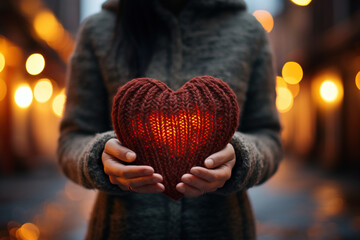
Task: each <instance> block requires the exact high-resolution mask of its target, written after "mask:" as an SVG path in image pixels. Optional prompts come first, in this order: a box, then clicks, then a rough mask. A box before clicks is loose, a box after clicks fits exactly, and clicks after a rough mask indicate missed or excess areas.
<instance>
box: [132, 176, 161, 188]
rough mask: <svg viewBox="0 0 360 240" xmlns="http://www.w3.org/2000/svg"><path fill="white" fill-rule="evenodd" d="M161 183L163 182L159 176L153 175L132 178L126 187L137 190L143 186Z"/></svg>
mask: <svg viewBox="0 0 360 240" xmlns="http://www.w3.org/2000/svg"><path fill="white" fill-rule="evenodd" d="M162 181H163V178H162V176H161V175H160V174H157V173H155V174H153V175H151V176H146V177H138V178H132V179H130V180H128V185H129V186H130V187H132V188H138V187H142V186H145V185H150V184H155V183H160V182H162Z"/></svg>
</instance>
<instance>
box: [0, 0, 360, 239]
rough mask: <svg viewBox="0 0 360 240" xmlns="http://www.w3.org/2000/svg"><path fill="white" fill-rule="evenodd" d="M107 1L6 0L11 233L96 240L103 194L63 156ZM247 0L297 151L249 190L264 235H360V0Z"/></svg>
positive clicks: (286, 141)
mask: <svg viewBox="0 0 360 240" xmlns="http://www.w3.org/2000/svg"><path fill="white" fill-rule="evenodd" d="M193 1H197V0H193ZM222 1H225V0H222ZM222 1H219V2H222ZM236 1H239V2H242V0H231V2H236ZM104 2H105V0H66V1H60V0H1V1H0V240H37V239H40V240H48V239H49V240H67V239H69V240H80V239H83V238H84V235H85V232H86V229H87V221H88V219H89V216H90V212H91V209H92V206H93V203H94V198H95V195H96V191H95V190H86V189H84V188H82V187H80V186H78V185H76V184H74V183H72V182H71V181H69V179H68V178H66V177H65V176H64V175H62V174H61V172H60V171H59V167H58V165H57V164H56V162H55V160H54V159H56V150H57V144H58V138H59V124H60V121H61V119H62V117H63V110H64V104H65V102H66V99H67V93H66V91H65V85H66V84H65V83H66V79H67V78H66V71H67V66H68V64H69V59H70V56H71V55H72V53H73V50H74V47H75V44H76V42H77V40H76V39H77V37H76V36H77V32H78V30H79V27H80V25H81V24H82V22H83V21H84V19H86V18H87V17H89V16H90V15H92V14H95V13H97V12H99V11H100V10H101V6H102V4H103V3H104ZM204 2H206V1H204ZM244 2H246V5H247V11H248V12H249V13H251V14H252V15H253V17H254V18H256V19H257V20H258V21H259V23H260V24H261V25H262V26H263V28H264V29H265V30H266V32H267V34H268V39H269V42H270V45H271V50H272V52H273V60H274V65H275V66H274V70H275V74H276V85H275V88H276V107H277V109H278V112H279V115H280V120H281V125H282V133H281V138H282V142H283V147H284V152H285V156H287V157H286V158H285V159H284V160H283V162H282V163H281V165H280V168H279V170H278V171H277V173H276V174H275V176H274V177H272V178H271V179H270V180H269V181H267V182H266V183H265V184H263V185H261V186H256V187H254V188H252V189H250V190H249V195H250V198H251V199H250V200H251V202H252V204H253V208H254V212H255V215H256V224H257V232H258V239H260V240H283V239H284V240H285V239H290V240H304V239H305V240H306V239H315V240H323V239H324V240H359V239H360V174H359V172H360V148H359V146H360V124H359V123H360V107H359V104H358V103H359V102H360V1H359V0H333V1H327V0H244ZM104 11H105V10H104ZM196 34H197V33H196ZM184 41H185V42H186V41H187V39H185V40H184ZM170 49H172V48H169V51H170ZM169 56H170V55H169ZM239 69H240V70H241V69H242V66H239ZM274 81H275V79H274Z"/></svg>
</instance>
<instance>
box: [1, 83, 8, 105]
mask: <svg viewBox="0 0 360 240" xmlns="http://www.w3.org/2000/svg"><path fill="white" fill-rule="evenodd" d="M6 92H7V87H6V83H5V81H4V80H2V79H1V78H0V101H1V100H3V99H4V98H5V96H6Z"/></svg>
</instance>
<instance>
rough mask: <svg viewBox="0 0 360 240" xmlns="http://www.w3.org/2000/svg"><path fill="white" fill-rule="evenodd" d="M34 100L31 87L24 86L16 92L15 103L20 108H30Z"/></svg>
mask: <svg viewBox="0 0 360 240" xmlns="http://www.w3.org/2000/svg"><path fill="white" fill-rule="evenodd" d="M32 99H33V94H32V91H31V89H30V87H29V86H27V85H22V86H20V87H19V88H18V89H17V90H16V91H15V103H16V104H17V105H18V106H19V107H20V108H27V107H29V106H30V104H31V102H32Z"/></svg>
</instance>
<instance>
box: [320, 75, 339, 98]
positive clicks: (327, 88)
mask: <svg viewBox="0 0 360 240" xmlns="http://www.w3.org/2000/svg"><path fill="white" fill-rule="evenodd" d="M339 91H340V90H339V88H338V87H337V86H336V83H335V82H334V81H331V80H326V81H324V82H323V83H322V84H321V86H320V96H321V97H322V99H324V101H325V102H334V101H335V100H336V99H337V98H338V97H339V94H340V93H339Z"/></svg>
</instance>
